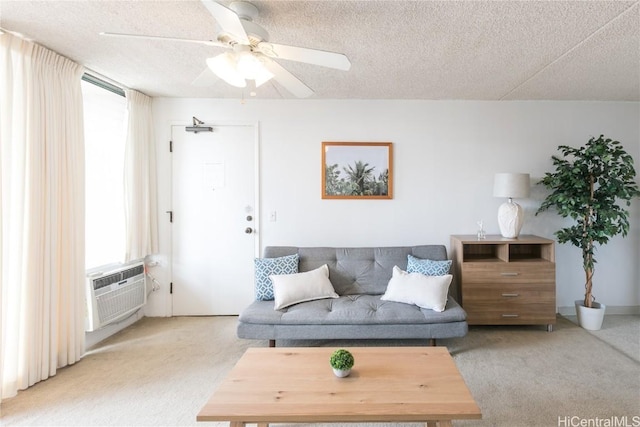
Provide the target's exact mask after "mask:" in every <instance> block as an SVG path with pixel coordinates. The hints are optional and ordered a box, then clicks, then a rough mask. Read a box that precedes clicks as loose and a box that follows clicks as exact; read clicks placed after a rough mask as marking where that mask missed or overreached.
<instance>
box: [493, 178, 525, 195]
mask: <svg viewBox="0 0 640 427" xmlns="http://www.w3.org/2000/svg"><path fill="white" fill-rule="evenodd" d="M530 187H531V185H530V180H529V174H528V173H497V174H496V175H495V178H494V181H493V195H494V197H508V198H515V199H517V198H524V197H529V189H530Z"/></svg>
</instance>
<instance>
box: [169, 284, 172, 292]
mask: <svg viewBox="0 0 640 427" xmlns="http://www.w3.org/2000/svg"><path fill="white" fill-rule="evenodd" d="M169 293H170V294H173V282H171V283H169Z"/></svg>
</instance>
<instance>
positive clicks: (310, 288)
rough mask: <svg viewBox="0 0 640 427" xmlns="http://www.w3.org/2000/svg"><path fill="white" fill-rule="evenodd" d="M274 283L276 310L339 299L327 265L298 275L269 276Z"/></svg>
mask: <svg viewBox="0 0 640 427" xmlns="http://www.w3.org/2000/svg"><path fill="white" fill-rule="evenodd" d="M269 277H270V278H271V281H272V282H273V294H274V307H273V308H274V310H280V309H282V308H285V307H289V306H290V305H293V304H298V303H301V302H305V301H312V300H317V299H322V298H338V294H336V293H335V292H334V290H333V286H332V285H331V282H330V281H329V268H328V267H327V265H326V264H325V265H323V266H321V267H318V268H316V269H315V270H311V271H306V272H304V273H297V274H283V275H273V276H269Z"/></svg>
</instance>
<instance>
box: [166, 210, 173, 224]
mask: <svg viewBox="0 0 640 427" xmlns="http://www.w3.org/2000/svg"><path fill="white" fill-rule="evenodd" d="M167 213H168V214H169V222H173V211H167Z"/></svg>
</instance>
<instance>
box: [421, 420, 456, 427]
mask: <svg viewBox="0 0 640 427" xmlns="http://www.w3.org/2000/svg"><path fill="white" fill-rule="evenodd" d="M427 427H452V424H451V420H440V421H427Z"/></svg>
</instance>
